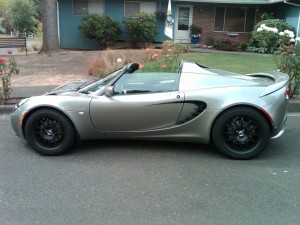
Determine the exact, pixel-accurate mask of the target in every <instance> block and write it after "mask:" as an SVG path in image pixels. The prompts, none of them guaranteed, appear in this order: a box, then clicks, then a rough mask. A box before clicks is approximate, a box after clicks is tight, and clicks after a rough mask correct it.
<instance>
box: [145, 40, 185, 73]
mask: <svg viewBox="0 0 300 225" xmlns="http://www.w3.org/2000/svg"><path fill="white" fill-rule="evenodd" d="M186 51H187V48H186V46H185V45H182V44H180V43H174V42H172V41H166V42H164V43H163V45H162V49H161V50H158V49H154V50H151V49H149V48H147V49H145V52H146V54H147V55H146V58H145V63H144V65H141V67H140V69H142V70H144V71H153V70H155V71H164V72H175V71H176V70H177V67H178V59H179V56H180V55H181V53H183V52H186Z"/></svg>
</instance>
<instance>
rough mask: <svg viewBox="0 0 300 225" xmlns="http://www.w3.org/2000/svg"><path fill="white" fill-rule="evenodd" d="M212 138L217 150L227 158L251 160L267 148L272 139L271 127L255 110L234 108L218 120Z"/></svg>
mask: <svg viewBox="0 0 300 225" xmlns="http://www.w3.org/2000/svg"><path fill="white" fill-rule="evenodd" d="M212 138H213V142H214V144H215V146H216V147H217V149H218V150H219V151H220V152H221V153H223V154H225V155H226V156H228V157H230V158H233V159H250V158H253V157H255V156H257V155H259V154H260V153H261V152H263V150H264V149H265V148H266V146H267V144H268V142H269V139H270V127H269V124H268V122H267V121H266V119H265V118H264V117H263V116H262V115H261V114H260V113H259V112H258V111H256V110H255V109H251V108H247V107H239V108H233V109H229V110H228V111H225V112H224V113H223V114H221V115H220V116H219V117H218V118H217V120H216V122H215V124H214V126H213V132H212Z"/></svg>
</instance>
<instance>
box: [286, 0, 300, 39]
mask: <svg viewBox="0 0 300 225" xmlns="http://www.w3.org/2000/svg"><path fill="white" fill-rule="evenodd" d="M284 3H285V4H288V5H292V6H298V7H300V5H297V4H295V3H291V2H288V1H287V0H284ZM299 29H300V10H299V16H298V24H297V34H296V36H297V37H298V34H299ZM297 42H298V41H297V40H296V43H295V44H296V45H297Z"/></svg>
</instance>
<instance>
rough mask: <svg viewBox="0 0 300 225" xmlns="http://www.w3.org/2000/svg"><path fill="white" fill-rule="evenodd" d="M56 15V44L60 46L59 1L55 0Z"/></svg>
mask: <svg viewBox="0 0 300 225" xmlns="http://www.w3.org/2000/svg"><path fill="white" fill-rule="evenodd" d="M56 17H57V36H58V44H59V46H60V26H59V2H58V1H56Z"/></svg>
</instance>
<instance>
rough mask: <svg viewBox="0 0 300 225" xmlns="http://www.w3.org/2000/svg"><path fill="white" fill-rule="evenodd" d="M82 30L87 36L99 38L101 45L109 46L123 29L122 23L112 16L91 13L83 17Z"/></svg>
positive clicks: (82, 33)
mask: <svg viewBox="0 0 300 225" xmlns="http://www.w3.org/2000/svg"><path fill="white" fill-rule="evenodd" d="M80 32H81V35H82V36H84V37H86V38H90V39H95V40H97V42H98V43H99V44H100V46H101V47H107V43H108V42H110V41H115V40H116V38H117V36H118V35H119V34H121V32H122V31H121V28H120V24H119V23H118V22H117V21H116V20H114V19H112V18H111V17H110V16H107V15H100V14H90V15H87V16H84V17H83V18H82V20H81V26H80Z"/></svg>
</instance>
